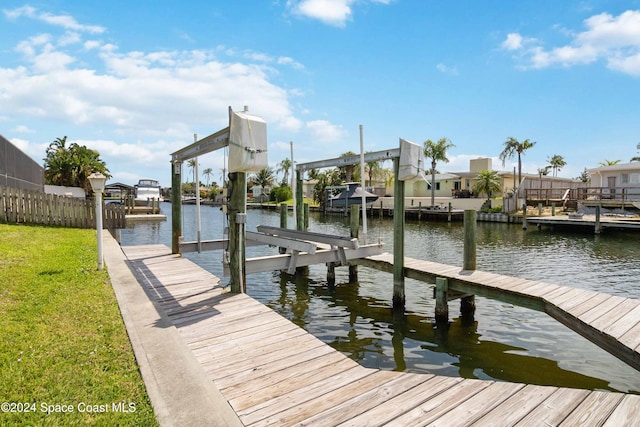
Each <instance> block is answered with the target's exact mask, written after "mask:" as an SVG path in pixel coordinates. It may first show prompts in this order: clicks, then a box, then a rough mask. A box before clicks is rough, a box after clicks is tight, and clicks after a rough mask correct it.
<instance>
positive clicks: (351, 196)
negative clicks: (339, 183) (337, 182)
mask: <svg viewBox="0 0 640 427" xmlns="http://www.w3.org/2000/svg"><path fill="white" fill-rule="evenodd" d="M344 186H345V187H347V188H346V189H345V190H344V191H343V192H342V193H340V194H338V195H335V196H330V197H329V199H328V201H327V206H328V207H330V208H344V207H345V206H351V205H360V204H362V193H363V192H364V196H365V203H367V204H368V203H373V202H375V201H376V200H378V196H376V195H375V194H373V193H370V192H368V191H367V190H364V189H363V188H362V187H361V186H360V183H358V182H348V183H346V184H345V185H344Z"/></svg>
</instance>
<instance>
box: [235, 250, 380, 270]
mask: <svg viewBox="0 0 640 427" xmlns="http://www.w3.org/2000/svg"><path fill="white" fill-rule="evenodd" d="M340 249H342V250H343V251H344V255H345V257H346V259H347V260H350V259H357V258H365V257H369V256H374V255H380V254H382V251H383V245H382V244H378V243H375V244H372V245H364V246H360V247H358V248H357V249H345V248H336V249H321V250H319V251H317V252H316V253H315V254H309V253H297V251H294V253H288V254H283V255H271V256H264V257H258V258H247V260H246V264H245V271H246V272H247V274H249V273H261V272H265V271H275V270H287V271H289V272H295V269H296V267H306V266H309V265H313V264H323V263H324V264H326V263H330V262H340V261H341V254H340ZM223 274H224V275H225V276H226V275H227V274H228V269H227V266H226V265H225V266H224V272H223Z"/></svg>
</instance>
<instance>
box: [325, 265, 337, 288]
mask: <svg viewBox="0 0 640 427" xmlns="http://www.w3.org/2000/svg"><path fill="white" fill-rule="evenodd" d="M335 284H336V263H335V262H328V263H327V285H329V286H333V285H335Z"/></svg>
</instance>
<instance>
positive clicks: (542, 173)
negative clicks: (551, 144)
mask: <svg viewBox="0 0 640 427" xmlns="http://www.w3.org/2000/svg"><path fill="white" fill-rule="evenodd" d="M550 167H551V166H545V167H543V168H538V176H539V177H540V179H542V177H543V176H547V175H549V168H550Z"/></svg>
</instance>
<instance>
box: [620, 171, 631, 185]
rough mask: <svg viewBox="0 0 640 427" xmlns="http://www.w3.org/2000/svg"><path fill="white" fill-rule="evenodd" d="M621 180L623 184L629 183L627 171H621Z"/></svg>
mask: <svg viewBox="0 0 640 427" xmlns="http://www.w3.org/2000/svg"><path fill="white" fill-rule="evenodd" d="M621 181H622V183H623V184H628V183H629V174H628V173H623V174H622V179H621Z"/></svg>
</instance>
